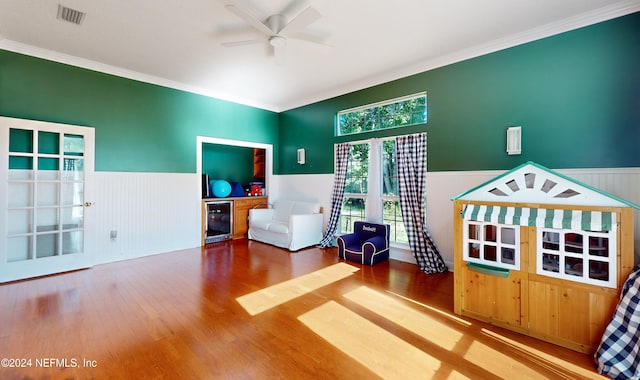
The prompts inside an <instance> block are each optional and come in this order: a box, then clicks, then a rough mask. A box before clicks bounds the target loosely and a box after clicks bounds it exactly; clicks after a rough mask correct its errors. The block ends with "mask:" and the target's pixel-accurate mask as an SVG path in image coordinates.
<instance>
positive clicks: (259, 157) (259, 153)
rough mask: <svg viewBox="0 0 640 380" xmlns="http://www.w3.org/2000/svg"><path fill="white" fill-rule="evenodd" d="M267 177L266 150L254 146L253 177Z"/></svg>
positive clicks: (262, 179)
mask: <svg viewBox="0 0 640 380" xmlns="http://www.w3.org/2000/svg"><path fill="white" fill-rule="evenodd" d="M264 178H265V151H264V149H260V148H253V179H255V180H260V181H264Z"/></svg>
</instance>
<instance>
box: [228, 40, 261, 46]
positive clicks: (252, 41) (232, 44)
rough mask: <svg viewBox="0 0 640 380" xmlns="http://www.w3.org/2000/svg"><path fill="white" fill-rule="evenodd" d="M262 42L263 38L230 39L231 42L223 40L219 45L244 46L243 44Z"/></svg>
mask: <svg viewBox="0 0 640 380" xmlns="http://www.w3.org/2000/svg"><path fill="white" fill-rule="evenodd" d="M261 43H264V40H244V41H231V42H223V43H222V44H221V45H222V46H224V47H235V46H245V45H255V44H261Z"/></svg>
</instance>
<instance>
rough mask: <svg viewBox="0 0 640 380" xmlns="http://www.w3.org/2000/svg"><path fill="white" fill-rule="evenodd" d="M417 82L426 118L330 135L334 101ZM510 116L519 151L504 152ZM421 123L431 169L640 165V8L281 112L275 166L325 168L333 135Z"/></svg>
mask: <svg viewBox="0 0 640 380" xmlns="http://www.w3.org/2000/svg"><path fill="white" fill-rule="evenodd" d="M420 91H426V92H427V103H428V104H427V110H428V111H427V112H428V121H427V124H423V125H419V126H413V127H407V128H398V129H394V130H389V131H385V132H369V133H366V134H361V135H357V136H352V137H340V138H339V137H334V119H335V115H336V113H337V112H338V111H340V110H343V109H348V108H351V107H356V106H360V105H364V104H368V103H373V102H378V101H382V100H386V99H391V98H395V97H398V96H403V95H409V94H413V93H417V92H420ZM517 125H520V126H522V134H523V135H522V145H523V153H522V154H521V155H518V156H508V155H507V154H506V152H505V150H506V149H505V145H506V129H507V128H508V127H510V126H517ZM420 131H426V132H427V137H428V143H427V144H428V168H429V170H430V171H448V170H489V169H510V168H513V167H515V166H517V165H519V164H521V163H522V162H525V161H529V160H531V161H535V162H538V163H540V164H542V165H544V166H547V167H551V168H596V167H637V166H640V13H635V14H631V15H628V16H625V17H621V18H618V19H614V20H610V21H607V22H603V23H599V24H595V25H592V26H588V27H585V28H581V29H577V30H574V31H570V32H567V33H563V34H560V35H556V36H552V37H549V38H545V39H541V40H538V41H534V42H531V43H527V44H523V45H520V46H516V47H513V48H510V49H505V50H502V51H499V52H495V53H491V54H487V55H484V56H481V57H478V58H474V59H470V60H467V61H463V62H460V63H456V64H452V65H448V66H445V67H441V68H438V69H434V70H430V71H427V72H424V73H420V74H417V75H413V76H411V77H407V78H403V79H400V80H396V81H393V82H389V83H386V84H382V85H379V86H375V87H371V88H368V89H365V90H362V91H357V92H354V93H350V94H346V95H343V96H340V97H336V98H333V99H329V100H326V101H322V102H318V103H315V104H311V105H308V106H304V107H300V108H296V109H292V110H289V111H286V112H283V113H281V114H280V156H279V157H280V173H281V174H294V173H332V172H333V144H335V143H338V142H342V141H346V140H350V139H352V140H361V139H365V138H370V137H381V136H389V135H394V134H407V133H415V132H420ZM297 148H305V149H306V154H307V164H306V165H297V164H296V162H295V152H296V149H297Z"/></svg>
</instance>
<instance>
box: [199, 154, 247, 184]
mask: <svg viewBox="0 0 640 380" xmlns="http://www.w3.org/2000/svg"><path fill="white" fill-rule="evenodd" d="M202 173H203V174H208V175H209V178H210V179H216V180H217V179H224V180H226V181H229V182H240V183H241V184H242V186H243V187H246V186H247V185H248V184H249V182H250V181H253V180H254V178H253V148H247V147H241V146H228V145H219V144H202Z"/></svg>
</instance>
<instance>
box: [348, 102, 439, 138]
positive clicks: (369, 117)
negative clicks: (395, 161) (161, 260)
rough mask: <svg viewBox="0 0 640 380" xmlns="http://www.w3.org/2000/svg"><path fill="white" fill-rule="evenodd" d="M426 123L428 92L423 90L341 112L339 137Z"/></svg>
mask: <svg viewBox="0 0 640 380" xmlns="http://www.w3.org/2000/svg"><path fill="white" fill-rule="evenodd" d="M426 122H427V94H426V93H425V92H422V93H419V94H414V95H409V96H405V97H401V98H396V99H390V100H387V101H383V102H379V103H374V104H368V105H364V106H361V107H356V108H351V109H348V110H344V111H340V112H338V115H337V125H336V136H344V135H350V134H355V133H363V132H370V131H378V130H381V129H388V128H397V127H405V126H409V125H415V124H424V123H426Z"/></svg>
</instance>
